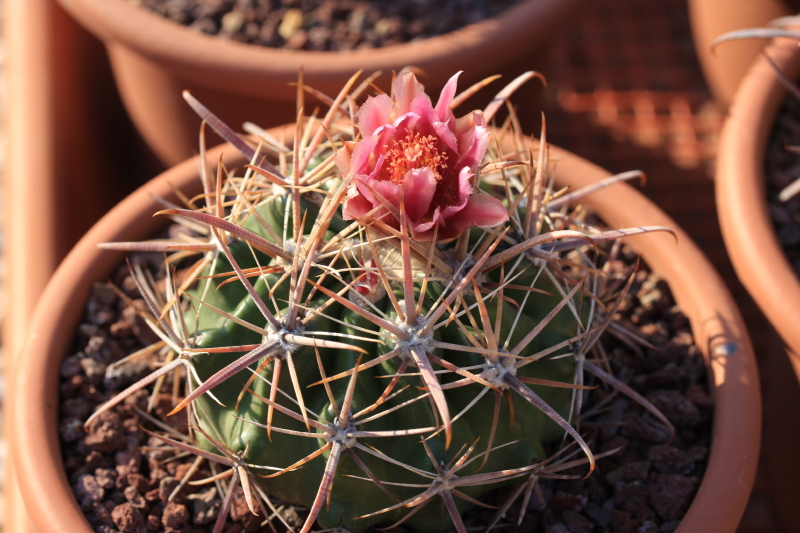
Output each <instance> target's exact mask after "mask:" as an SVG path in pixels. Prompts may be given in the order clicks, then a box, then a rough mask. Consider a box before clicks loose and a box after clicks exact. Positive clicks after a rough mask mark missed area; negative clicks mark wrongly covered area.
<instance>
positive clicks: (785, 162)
mask: <svg viewBox="0 0 800 533" xmlns="http://www.w3.org/2000/svg"><path fill="white" fill-rule="evenodd" d="M787 146H795V147H797V146H800V101H798V100H797V98H794V97H793V96H789V97H788V98H787V99H786V101H785V102H784V104H783V106H782V107H781V110H780V111H779V113H778V117H777V120H776V121H775V125H774V126H773V129H772V133H771V134H770V139H769V143H768V144H767V154H766V158H765V163H764V174H765V179H766V186H767V202H768V203H769V211H770V215H771V216H772V223H773V225H774V226H775V232H776V233H777V235H778V241H779V242H780V243H781V246H783V250H784V251H785V252H786V256H787V258H788V259H789V262H790V263H791V264H792V266H793V267H794V270H795V272H796V273H797V274H798V276H800V195H796V196H795V197H794V198H791V199H789V200H788V201H787V202H781V201H780V200H779V199H778V194H779V193H780V192H781V190H783V189H784V188H785V187H786V186H787V185H789V184H791V183H792V182H794V181H795V180H797V179H800V154H797V153H793V151H792V150H788V149H787Z"/></svg>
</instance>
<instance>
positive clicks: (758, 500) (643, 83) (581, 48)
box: [544, 0, 785, 533]
mask: <svg viewBox="0 0 800 533" xmlns="http://www.w3.org/2000/svg"><path fill="white" fill-rule="evenodd" d="M545 74H546V75H547V78H548V81H549V82H550V85H549V86H548V88H547V90H546V91H545V99H546V104H545V109H544V111H545V115H546V117H547V132H548V140H550V141H551V142H553V143H554V144H557V145H559V146H562V147H564V148H566V149H568V150H570V151H572V152H574V153H576V154H578V155H580V156H582V157H585V158H586V159H589V160H590V161H592V162H594V163H596V164H598V165H600V166H602V167H604V168H606V169H608V170H610V171H612V172H623V171H626V170H633V169H639V170H642V171H644V172H645V173H646V174H647V177H648V180H647V184H646V185H645V186H644V187H642V188H641V190H642V192H643V193H644V194H645V195H647V196H648V197H650V198H651V199H652V200H654V201H655V202H656V203H657V204H658V205H659V206H660V207H661V208H662V209H664V210H665V211H666V212H667V213H668V214H669V215H670V216H672V217H673V218H674V219H675V220H676V222H677V223H678V224H679V225H681V226H682V227H683V228H684V229H685V230H686V231H687V232H688V233H689V234H690V235H691V237H692V238H693V239H694V240H695V241H696V242H697V244H698V245H699V246H700V247H701V249H703V250H704V251H705V253H706V254H707V255H708V257H709V258H710V259H711V261H712V262H713V263H714V265H715V266H716V267H717V269H718V270H719V271H720V273H721V274H722V276H723V278H724V279H725V281H726V282H727V284H728V286H729V287H730V289H731V291H732V292H733V294H734V297H735V298H736V300H737V303H738V304H739V307H740V309H741V311H742V314H743V315H744V318H745V320H746V321H747V324H748V327H749V329H750V333H751V337H752V338H753V342H754V345H755V348H756V353H762V354H763V353H768V352H769V351H770V350H772V351H773V352H774V351H775V350H776V346H774V345H771V346H770V345H768V344H765V343H767V341H765V340H763V339H764V338H766V337H768V336H767V335H762V333H763V332H765V331H767V328H768V327H769V326H768V324H767V322H766V321H765V319H764V317H763V315H761V313H760V312H759V311H758V309H757V307H756V306H755V304H754V303H753V302H752V300H751V299H750V297H749V296H748V295H747V293H746V291H745V290H744V289H743V287H742V286H741V284H740V283H739V282H738V279H737V278H736V275H735V273H734V271H733V268H732V266H731V264H730V262H729V260H728V256H727V253H726V251H725V248H724V245H723V241H722V236H721V233H720V229H719V225H718V222H717V216H716V206H715V201H714V186H713V181H712V178H713V173H714V157H715V155H716V144H717V138H718V135H719V132H720V129H721V126H722V123H723V121H724V118H725V117H724V113H723V111H722V110H721V109H720V108H719V107H718V106H717V105H716V104H715V103H714V102H713V100H712V97H711V94H710V92H709V90H708V88H707V86H706V84H705V81H704V79H703V75H702V72H701V70H700V66H699V64H698V62H697V59H696V56H695V52H694V45H693V42H692V36H691V29H690V26H689V18H688V9H687V5H686V1H685V0H650V1H647V2H641V1H640V0H603V1H602V2H596V1H590V2H586V3H585V5H584V9H583V10H582V11H581V12H580V13H579V14H578V15H577V16H576V18H575V20H574V21H573V23H572V24H570V25H568V27H567V29H566V30H565V31H564V33H563V34H562V35H561V36H560V37H559V39H558V40H557V41H556V42H555V43H554V45H553V59H552V64H551V67H550V69H549V71H546V72H545ZM777 349H778V355H779V356H782V355H783V354H782V353H780V347H777ZM765 462H766V461H765V459H764V457H762V459H761V463H760V467H759V472H758V474H757V479H756V484H755V487H754V490H753V495H752V497H751V499H750V502H749V504H748V507H747V510H746V512H745V515H744V517H743V519H742V522H741V524H740V526H739V530H738V532H739V533H777V532H780V531H785V529H784V528H783V526H782V525H781V523H780V518H779V516H778V514H777V512H776V506H775V504H774V499H773V492H772V491H774V490H775V487H774V486H772V484H771V483H770V481H769V479H768V476H767V473H766V468H765Z"/></svg>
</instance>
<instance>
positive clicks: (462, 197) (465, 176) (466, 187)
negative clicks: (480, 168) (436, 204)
mask: <svg viewBox="0 0 800 533" xmlns="http://www.w3.org/2000/svg"><path fill="white" fill-rule="evenodd" d="M473 175H474V174H473V173H472V171H471V170H470V169H469V168H467V167H463V168H462V169H461V170H460V171H459V173H458V203H457V204H455V205H451V206H450V207H446V208H445V209H444V211H442V219H443V220H444V221H445V222H447V221H448V220H449V219H450V217H452V216H453V215H455V214H456V213H458V212H459V211H461V210H462V209H464V207H465V206H466V205H467V202H468V201H469V199H470V198H471V197H472V191H473V190H474V189H473V188H472V176H473Z"/></svg>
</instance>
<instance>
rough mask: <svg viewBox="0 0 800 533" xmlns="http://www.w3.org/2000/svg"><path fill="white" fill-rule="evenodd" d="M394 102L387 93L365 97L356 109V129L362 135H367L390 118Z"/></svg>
mask: <svg viewBox="0 0 800 533" xmlns="http://www.w3.org/2000/svg"><path fill="white" fill-rule="evenodd" d="M393 106H394V102H393V101H392V98H391V97H390V96H389V95H388V94H379V95H378V96H373V97H370V98H367V101H366V102H364V105H363V106H361V109H360V110H359V111H358V119H357V120H358V129H359V131H360V132H361V136H362V137H369V136H370V135H372V134H373V133H375V130H376V129H378V128H379V127H381V126H383V125H384V124H388V123H389V122H390V120H391V115H392V107H393Z"/></svg>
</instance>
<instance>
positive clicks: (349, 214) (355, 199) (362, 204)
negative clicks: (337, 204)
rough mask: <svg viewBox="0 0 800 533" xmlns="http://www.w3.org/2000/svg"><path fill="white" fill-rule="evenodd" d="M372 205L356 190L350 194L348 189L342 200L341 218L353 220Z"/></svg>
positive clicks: (367, 210) (366, 211)
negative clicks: (345, 196)
mask: <svg viewBox="0 0 800 533" xmlns="http://www.w3.org/2000/svg"><path fill="white" fill-rule="evenodd" d="M372 207H373V205H372V204H371V203H370V201H369V200H367V199H366V198H365V197H364V196H363V195H362V194H359V193H358V192H357V191H356V193H355V194H354V195H353V196H350V192H349V191H348V195H347V198H346V199H345V201H344V207H343V208H342V218H344V219H345V220H353V219H357V218H361V217H362V216H364V214H365V213H368V212H369V211H370V210H371V209H372Z"/></svg>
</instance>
